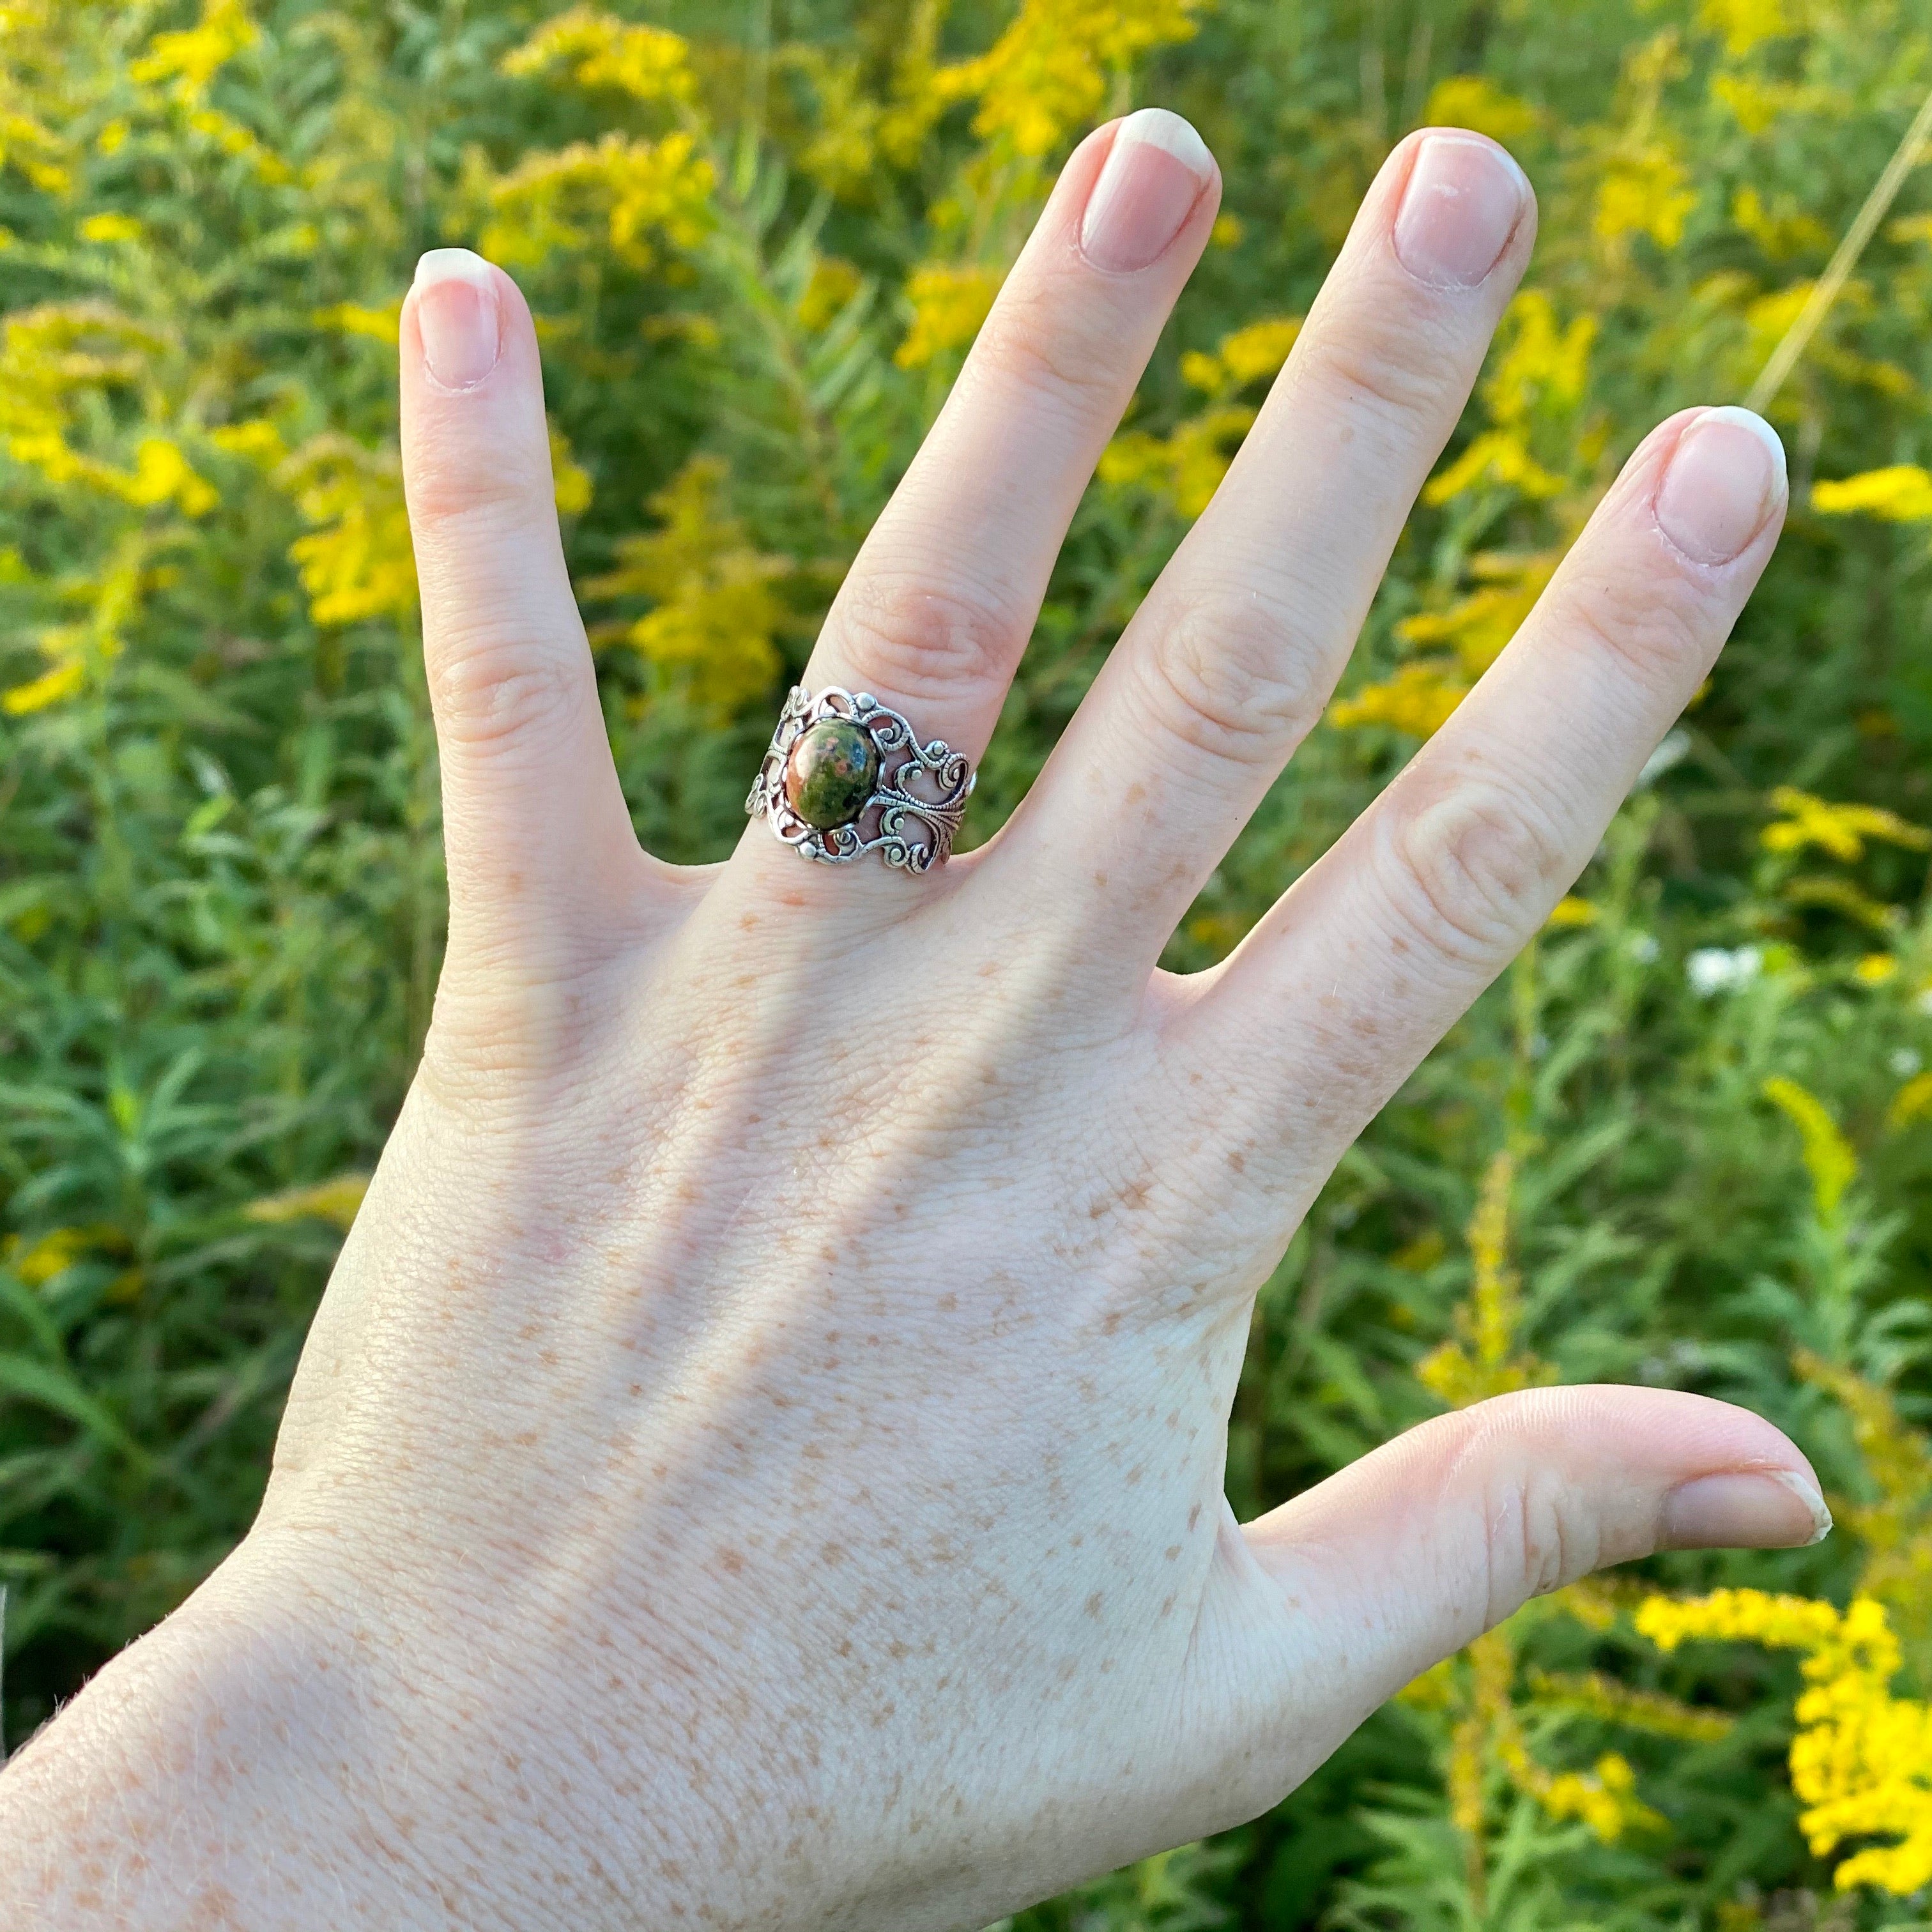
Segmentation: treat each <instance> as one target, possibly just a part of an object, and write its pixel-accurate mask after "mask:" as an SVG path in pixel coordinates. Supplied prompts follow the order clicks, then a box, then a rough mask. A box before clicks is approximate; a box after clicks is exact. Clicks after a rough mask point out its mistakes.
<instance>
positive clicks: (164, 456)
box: [124, 436, 220, 517]
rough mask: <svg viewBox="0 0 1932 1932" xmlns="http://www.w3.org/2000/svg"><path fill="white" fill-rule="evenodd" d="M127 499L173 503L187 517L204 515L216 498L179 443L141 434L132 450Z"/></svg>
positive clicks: (139, 501)
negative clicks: (131, 468) (183, 453)
mask: <svg viewBox="0 0 1932 1932" xmlns="http://www.w3.org/2000/svg"><path fill="white" fill-rule="evenodd" d="M124 494H125V496H127V500H128V502H130V503H138V504H141V505H149V504H157V503H169V502H172V503H175V504H178V505H179V506H180V508H181V514H183V515H184V516H188V517H199V516H205V515H206V514H207V513H208V511H210V510H211V509H213V508H214V505H215V504H216V503H217V502H218V501H219V500H220V499H218V498H217V496H216V494H215V492H214V486H213V485H212V484H210V483H209V482H208V481H207V480H206V479H205V478H203V477H201V476H198V475H196V473H195V472H194V470H193V467H192V466H190V463H189V462H188V460H187V458H186V457H185V456H184V455H182V454H181V449H180V446H179V445H178V444H176V443H170V442H169V440H168V439H167V438H166V437H163V436H150V437H143V438H142V440H141V443H140V445H139V447H138V448H137V449H136V450H135V452H134V474H133V476H132V478H130V479H129V481H128V482H127V484H126V486H125V488H124Z"/></svg>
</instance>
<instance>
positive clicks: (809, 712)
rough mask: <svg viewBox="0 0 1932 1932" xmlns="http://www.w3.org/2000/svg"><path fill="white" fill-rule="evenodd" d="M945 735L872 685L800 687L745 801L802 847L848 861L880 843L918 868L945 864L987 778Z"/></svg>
mask: <svg viewBox="0 0 1932 1932" xmlns="http://www.w3.org/2000/svg"><path fill="white" fill-rule="evenodd" d="M976 778H977V773H976V772H974V769H973V767H972V766H971V764H970V763H968V760H967V758H966V755H965V753H964V752H963V751H954V750H953V748H951V747H950V745H948V744H947V742H946V741H945V739H943V738H935V739H933V741H932V743H931V744H929V745H922V744H921V743H920V742H919V733H917V732H916V731H915V730H913V727H912V722H911V721H910V719H909V718H905V717H904V716H902V715H901V714H900V713H899V712H896V711H895V710H893V709H892V708H891V707H890V706H887V705H883V704H881V703H880V702H879V700H877V698H876V697H874V696H873V695H872V694H871V692H870V691H845V690H841V688H839V687H838V685H830V686H829V687H828V688H826V689H825V690H823V691H820V693H819V694H818V695H817V697H813V696H812V694H811V692H810V691H807V690H806V689H805V687H804V685H802V684H795V685H793V686H792V688H791V691H790V694H789V695H788V696H787V697H786V699H785V701H784V710H782V711H781V712H779V713H778V729H777V730H775V731H774V732H773V733H772V742H771V743H770V745H769V746H768V747H767V748H766V752H765V758H764V763H763V764H761V765H760V766H759V767H758V775H757V778H754V780H753V781H752V782H751V796H750V797H748V799H745V815H746V816H747V817H751V818H760V817H763V818H767V819H769V820H770V821H771V827H772V831H773V832H775V833H776V834H777V835H778V837H779V838H781V839H782V840H783V841H784V843H785V844H787V845H789V846H790V847H791V848H792V850H793V851H794V852H799V853H803V855H804V856H805V857H806V858H808V859H817V860H818V861H819V862H820V863H821V864H823V865H844V864H845V863H846V862H847V861H848V860H850V859H858V858H862V857H863V856H865V853H868V852H876V853H877V854H878V855H879V856H880V858H881V859H884V861H885V862H886V864H887V865H897V866H898V867H899V868H901V870H902V871H908V872H924V871H930V870H931V869H932V867H934V866H935V865H944V863H945V862H946V860H947V855H948V854H949V853H950V852H951V851H952V850H953V835H954V834H955V833H956V832H958V830H959V821H960V820H962V818H964V817H965V816H966V801H967V799H968V797H969V796H971V793H972V790H973V786H974V781H975V779H976Z"/></svg>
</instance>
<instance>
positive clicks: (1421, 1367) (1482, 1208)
mask: <svg viewBox="0 0 1932 1932" xmlns="http://www.w3.org/2000/svg"><path fill="white" fill-rule="evenodd" d="M1515 1178H1516V1163H1515V1161H1514V1158H1513V1157H1511V1155H1510V1154H1507V1153H1503V1154H1498V1155H1497V1156H1496V1157H1495V1159H1494V1160H1492V1161H1491V1162H1490V1164H1489V1166H1488V1168H1487V1169H1486V1170H1485V1171H1484V1175H1483V1184H1482V1187H1481V1190H1480V1191H1479V1193H1478V1196H1477V1201H1476V1211H1475V1214H1473V1215H1472V1217H1470V1220H1469V1228H1468V1229H1467V1230H1466V1234H1467V1238H1468V1241H1469V1259H1470V1262H1471V1263H1472V1266H1473V1268H1474V1270H1475V1283H1474V1285H1473V1286H1472V1289H1471V1290H1470V1293H1469V1299H1468V1301H1466V1302H1465V1303H1464V1304H1463V1305H1462V1306H1461V1307H1460V1308H1458V1309H1457V1312H1456V1325H1457V1329H1458V1330H1459V1331H1460V1339H1458V1340H1448V1341H1445V1342H1444V1343H1442V1344H1441V1345H1440V1346H1438V1347H1437V1348H1436V1349H1432V1350H1431V1351H1430V1353H1429V1354H1428V1355H1426V1356H1424V1358H1423V1359H1422V1361H1421V1362H1419V1363H1418V1364H1417V1365H1416V1370H1415V1379H1416V1380H1417V1381H1418V1382H1421V1384H1422V1385H1423V1387H1424V1388H1426V1389H1427V1390H1428V1391H1430V1393H1431V1394H1433V1395H1436V1396H1439V1397H1441V1398H1442V1400H1443V1401H1445V1402H1446V1403H1448V1405H1449V1406H1450V1407H1451V1408H1452V1409H1466V1408H1468V1407H1469V1405H1470V1404H1471V1403H1477V1402H1483V1401H1486V1400H1488V1398H1489V1397H1491V1396H1496V1395H1505V1394H1509V1393H1510V1392H1511V1391H1514V1390H1517V1389H1524V1388H1535V1387H1537V1386H1538V1385H1540V1384H1542V1383H1545V1382H1552V1381H1554V1380H1555V1379H1556V1378H1555V1375H1554V1373H1553V1371H1552V1370H1550V1368H1549V1367H1547V1365H1546V1364H1544V1363H1541V1362H1539V1361H1538V1360H1537V1359H1536V1358H1535V1356H1534V1355H1529V1354H1526V1353H1525V1352H1523V1351H1522V1350H1521V1349H1519V1347H1518V1346H1517V1325H1518V1324H1519V1323H1520V1322H1521V1320H1522V1318H1523V1294H1522V1284H1521V1283H1520V1280H1519V1279H1518V1277H1517V1273H1516V1271H1515V1270H1514V1268H1511V1266H1510V1265H1509V1223H1510V1197H1511V1191H1512V1189H1513V1187H1514V1182H1515Z"/></svg>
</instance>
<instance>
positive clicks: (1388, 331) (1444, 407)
mask: <svg viewBox="0 0 1932 1932" xmlns="http://www.w3.org/2000/svg"><path fill="white" fill-rule="evenodd" d="M1462 361H1463V358H1462V357H1461V356H1458V355H1457V354H1456V353H1454V349H1453V347H1452V346H1451V344H1448V342H1446V341H1445V340H1444V337H1443V332H1442V330H1441V329H1438V328H1433V327H1431V326H1429V325H1428V324H1427V323H1425V322H1424V321H1423V320H1421V319H1420V318H1419V317H1418V316H1417V315H1416V314H1415V305H1414V304H1413V303H1406V304H1405V303H1403V302H1391V303H1387V304H1370V303H1364V304H1361V305H1359V306H1358V308H1355V309H1353V310H1352V311H1351V313H1350V314H1349V317H1348V318H1347V323H1346V326H1344V327H1339V328H1329V329H1323V330H1322V332H1320V334H1319V335H1318V336H1317V337H1316V339H1315V340H1314V341H1313V342H1311V343H1310V344H1308V347H1307V360H1306V362H1305V363H1304V365H1303V367H1302V369H1301V371H1299V372H1298V373H1299V374H1301V379H1302V380H1304V381H1307V382H1310V383H1313V384H1314V385H1315V386H1316V387H1317V388H1318V389H1319V390H1320V391H1321V392H1322V394H1323V395H1325V396H1327V397H1328V398H1331V399H1332V400H1333V401H1335V402H1337V403H1338V404H1341V405H1343V406H1344V407H1346V408H1348V409H1349V410H1350V411H1351V412H1352V413H1354V414H1355V415H1356V416H1360V415H1361V414H1362V413H1364V411H1367V413H1370V415H1372V416H1373V417H1375V418H1376V419H1379V422H1380V425H1381V427H1382V431H1383V434H1385V435H1387V436H1388V437H1392V438H1393V437H1400V438H1402V439H1404V440H1413V438H1414V437H1415V435H1416V434H1418V425H1419V424H1421V423H1428V424H1430V425H1433V424H1434V423H1435V422H1436V419H1438V418H1439V417H1441V416H1443V415H1445V413H1447V411H1448V409H1449V407H1450V406H1451V404H1452V403H1454V402H1458V401H1460V395H1461V391H1460V381H1459V372H1460V365H1461V363H1462Z"/></svg>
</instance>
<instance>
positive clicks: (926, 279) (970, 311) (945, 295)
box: [892, 262, 1006, 369]
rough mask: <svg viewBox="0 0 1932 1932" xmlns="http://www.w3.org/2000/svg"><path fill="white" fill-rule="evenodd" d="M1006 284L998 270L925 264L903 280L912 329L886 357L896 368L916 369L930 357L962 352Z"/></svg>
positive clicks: (933, 263) (1003, 273)
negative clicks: (892, 354) (888, 356)
mask: <svg viewBox="0 0 1932 1932" xmlns="http://www.w3.org/2000/svg"><path fill="white" fill-rule="evenodd" d="M1005 280H1006V272H1005V270H1004V269H986V268H976V267H952V268H949V267H947V266H946V265H945V264H944V263H938V262H929V263H926V265H925V266H923V267H922V268H917V269H913V272H912V273H911V275H910V276H909V277H908V278H907V281H906V299H907V301H908V302H910V303H911V304H912V327H911V328H910V329H908V330H907V332H906V338H905V340H904V341H903V342H901V344H899V347H898V353H897V354H896V355H895V356H894V357H893V358H892V360H893V361H894V362H896V363H897V364H898V365H899V367H900V368H901V369H922V368H925V367H926V365H927V364H929V362H932V361H933V360H934V359H935V358H936V357H938V356H944V355H947V354H948V353H950V352H951V351H952V350H956V349H964V348H965V347H966V346H967V345H968V344H969V343H970V342H971V341H972V340H973V338H974V336H976V335H978V334H979V332H980V324H981V323H983V322H984V321H985V320H986V317H988V316H989V314H992V308H993V298H994V297H995V296H997V295H998V293H1000V284H1001V283H1002V282H1004V281H1005Z"/></svg>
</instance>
